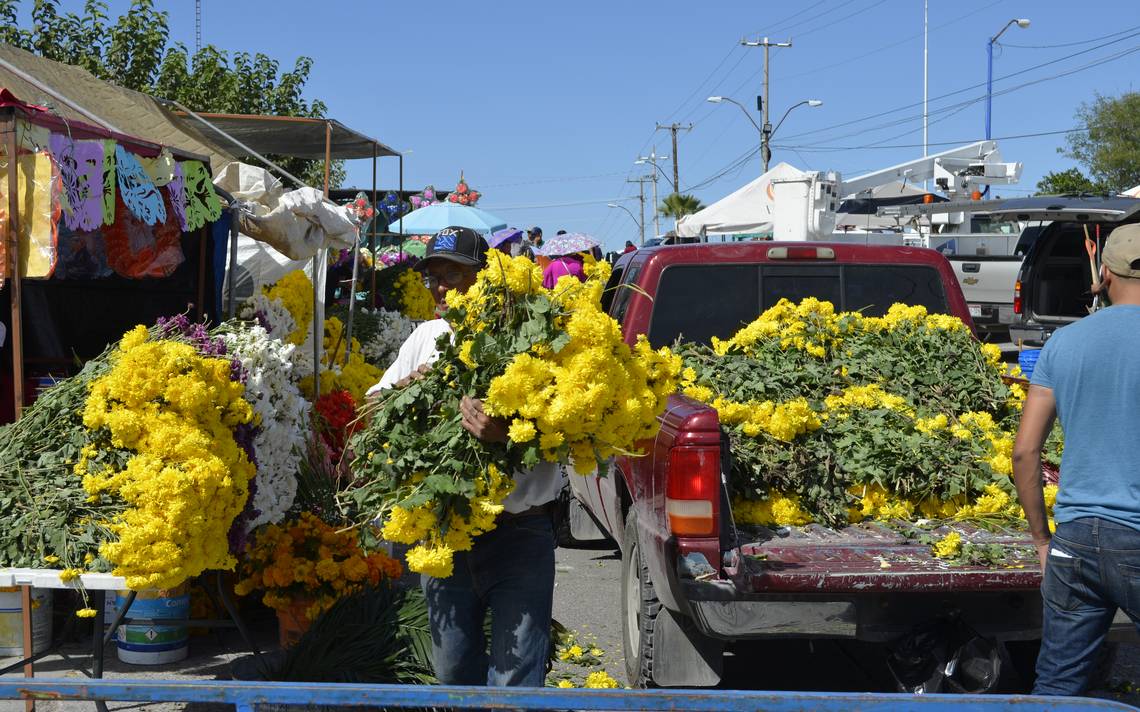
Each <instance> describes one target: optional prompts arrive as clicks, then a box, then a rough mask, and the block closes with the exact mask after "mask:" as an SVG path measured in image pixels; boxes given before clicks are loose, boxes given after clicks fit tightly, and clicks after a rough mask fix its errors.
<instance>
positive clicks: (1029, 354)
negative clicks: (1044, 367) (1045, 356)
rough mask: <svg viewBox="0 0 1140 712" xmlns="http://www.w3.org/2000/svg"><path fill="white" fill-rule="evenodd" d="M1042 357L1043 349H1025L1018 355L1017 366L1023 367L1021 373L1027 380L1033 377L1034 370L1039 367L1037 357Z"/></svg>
mask: <svg viewBox="0 0 1140 712" xmlns="http://www.w3.org/2000/svg"><path fill="white" fill-rule="evenodd" d="M1040 355H1041V349H1025V350H1024V351H1022V352H1021V353H1020V354H1018V355H1017V365H1018V366H1020V367H1021V372H1022V373H1024V374H1025V377H1026V378H1032V377H1033V368H1034V367H1035V366H1036V365H1037V357H1039V356H1040Z"/></svg>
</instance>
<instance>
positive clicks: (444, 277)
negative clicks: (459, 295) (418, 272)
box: [424, 268, 467, 289]
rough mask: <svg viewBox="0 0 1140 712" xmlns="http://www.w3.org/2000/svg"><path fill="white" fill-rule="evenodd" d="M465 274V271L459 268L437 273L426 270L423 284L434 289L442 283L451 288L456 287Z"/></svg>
mask: <svg viewBox="0 0 1140 712" xmlns="http://www.w3.org/2000/svg"><path fill="white" fill-rule="evenodd" d="M466 276H467V273H466V272H464V271H463V270H461V269H459V268H452V269H446V270H442V271H440V272H439V274H433V273H431V272H428V273H426V274H425V275H424V286H425V287H427V288H428V289H435V288H436V287H437V286H439V285H443V286H444V287H447V288H448V289H451V288H453V287H458V286H459V285H460V284H461V283H462V282H463V279H464V277H466Z"/></svg>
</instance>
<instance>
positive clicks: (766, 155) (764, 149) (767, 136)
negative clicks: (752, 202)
mask: <svg viewBox="0 0 1140 712" xmlns="http://www.w3.org/2000/svg"><path fill="white" fill-rule="evenodd" d="M705 101H708V102H710V103H713V104H719V103H721V102H723V101H727V102H731V103H733V104H736V105H737V106H739V107H740V110H741V111H743V112H744V115H745V116H747V117H748V120H749V121H751V122H752V125H753V126H755V127H756V130H757V131H759V132H760V158H761V159H762V160H763V161H764V172H765V173H767V172H768V161H770V160H771V158H772V149H771V148H769V147H768V144H769V143H770V142H771V141H772V135H773V134H775V133H776V131H778V130H779V129H780V125H781V124H783V123H784V119H786V118H788V114H790V113H792V109H795V108H796V107H799V106H804V105H805V104H806V105H807V106H811V107H816V106H823V102H822V101H820V100H819V99H804V100H803V101H801V102H800V103H798V104H793V105H792V106H790V107H788V110H787V111H785V112H784V115H783V116H782V117H780V120H779V121H778V122H776V128H772V125H771V124H764V128H760V125H759V124H757V123H756V120H755V119H753V118H752V114H749V113H748V109H746V108H744V105H743V104H741V103H740V102H739V101H737V100H736V99H733V98H731V97H727V96H710V97H709V98H708V99H706V100H705Z"/></svg>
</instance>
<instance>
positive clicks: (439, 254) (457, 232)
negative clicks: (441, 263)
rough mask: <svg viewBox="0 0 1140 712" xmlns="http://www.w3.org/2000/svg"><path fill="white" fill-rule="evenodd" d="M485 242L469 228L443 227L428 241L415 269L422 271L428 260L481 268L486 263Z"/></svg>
mask: <svg viewBox="0 0 1140 712" xmlns="http://www.w3.org/2000/svg"><path fill="white" fill-rule="evenodd" d="M487 249H488V248H487V241H486V240H485V239H483V236H482V235H480V234H479V233H477V232H475V231H474V230H472V229H471V228H469V227H461V226H458V225H453V226H451V227H445V228H443V229H442V230H440V231H439V232H437V233H436V234H435V235H433V236H432V238H431V239H430V240H428V244H427V249H426V250H425V251H424V256H423V258H422V259H421V260H420V261H419V262H417V263H416V266H415V269H416V270H418V271H421V272H422V271H423V269H424V267H425V266H426V265H427V263H428V260H448V261H449V262H455V263H457V264H461V265H468V266H471V267H482V266H483V265H484V264H486V262H487Z"/></svg>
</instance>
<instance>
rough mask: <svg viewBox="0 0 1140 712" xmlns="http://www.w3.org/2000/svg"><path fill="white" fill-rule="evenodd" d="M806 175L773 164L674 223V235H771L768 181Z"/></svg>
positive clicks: (787, 165) (770, 184)
mask: <svg viewBox="0 0 1140 712" xmlns="http://www.w3.org/2000/svg"><path fill="white" fill-rule="evenodd" d="M803 175H806V174H805V173H804V172H803V171H801V170H800V169H798V168H796V167H794V166H792V165H790V164H788V163H777V164H776V165H775V166H773V167H772V169H771V170H769V171H768V172H767V173H765V174H764V175H762V176H760V177H759V178H757V179H756V180H754V181H752V182H751V183H748V184H747V185H745V186H744V187H742V188H740V189H739V190H737V191H735V192H733V193H730V194H729V195H727V196H725V197H724V198H722V199H720V200H718V201H717V202H715V203H713V204H712V205H709V206H708V207H706V208H705V209H704V210H699V211H697V212H695V213H693V214H692V215H686V216H685V217H683V218H681V219H680V220H678V221H677V235H679V236H680V237H699V236H700V235H701V234H702V233H704V234H706V235H740V234H745V233H757V232H760V233H763V232H769V233H770V232H772V208H773V204H774V200H773V192H772V181H773V179H777V178H799V177H801V176H803Z"/></svg>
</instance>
